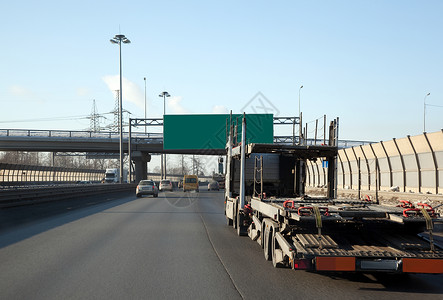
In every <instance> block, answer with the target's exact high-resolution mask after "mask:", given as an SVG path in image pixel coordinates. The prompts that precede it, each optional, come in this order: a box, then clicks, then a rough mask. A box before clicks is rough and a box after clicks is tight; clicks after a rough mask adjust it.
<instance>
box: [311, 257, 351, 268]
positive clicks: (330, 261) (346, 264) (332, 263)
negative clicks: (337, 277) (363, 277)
mask: <svg viewBox="0 0 443 300" xmlns="http://www.w3.org/2000/svg"><path fill="white" fill-rule="evenodd" d="M315 261H316V269H317V271H355V257H322V256H320V257H317V258H316V259H315Z"/></svg>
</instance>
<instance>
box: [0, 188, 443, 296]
mask: <svg viewBox="0 0 443 300" xmlns="http://www.w3.org/2000/svg"><path fill="white" fill-rule="evenodd" d="M36 207H37V206H36ZM36 207H34V209H35V208H36ZM20 209H22V210H28V211H29V210H30V209H31V210H32V208H20ZM18 211H19V210H15V213H17V212H18ZM10 212H13V211H12V210H10ZM2 213H4V211H3V212H2ZM225 224H226V221H225V217H224V215H223V194H222V192H215V191H214V192H207V191H201V192H200V193H183V192H180V191H177V192H172V193H171V192H166V193H160V195H159V197H158V198H151V197H143V198H136V197H135V195H129V196H125V197H115V199H109V201H106V202H99V203H96V204H94V205H89V206H81V207H79V208H77V209H75V210H74V209H69V210H64V211H63V210H59V212H58V214H56V215H45V216H44V217H43V218H41V219H39V218H38V217H36V216H35V218H34V220H32V221H29V220H28V221H27V222H23V223H21V224H20V225H18V226H14V225H12V224H10V223H9V224H8V226H3V228H2V230H1V231H0V290H1V291H2V292H1V293H2V298H4V299H30V298H32V299H60V298H70V299H85V298H86V299H90V298H94V299H105V298H106V299H121V298H126V299H141V298H142V299H154V298H155V299H159V298H161V299H170V298H179V299H189V298H196V299H227V298H229V299H240V298H245V299H265V298H268V299H269V298H271V297H272V298H279V299H281V298H290V299H297V298H300V299H314V298H315V299H331V298H332V299H337V298H342V299H355V298H362V299H365V298H366V299H373V298H380V299H405V298H406V299H412V298H417V297H420V298H429V299H431V298H432V299H436V297H437V298H438V297H441V298H443V276H441V275H437V276H430V275H409V276H389V275H384V276H380V275H377V276H373V275H363V274H344V275H343V274H332V275H331V274H329V275H325V274H316V273H309V272H305V271H293V270H290V269H275V268H273V267H272V264H271V262H268V261H265V259H264V256H263V252H262V249H261V248H260V246H259V245H258V244H257V243H255V242H253V241H251V240H250V239H249V238H247V237H238V236H237V235H236V234H235V233H234V230H233V229H232V228H231V227H228V226H226V225H225Z"/></svg>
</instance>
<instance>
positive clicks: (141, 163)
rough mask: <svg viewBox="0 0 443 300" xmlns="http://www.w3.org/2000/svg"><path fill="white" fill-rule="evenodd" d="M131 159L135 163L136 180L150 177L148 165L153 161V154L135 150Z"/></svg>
mask: <svg viewBox="0 0 443 300" xmlns="http://www.w3.org/2000/svg"><path fill="white" fill-rule="evenodd" d="M131 159H132V161H133V162H134V164H135V182H136V183H138V182H139V181H140V180H143V179H147V177H148V165H147V163H148V162H150V161H151V155H150V154H149V153H147V152H142V151H134V152H132V153H131Z"/></svg>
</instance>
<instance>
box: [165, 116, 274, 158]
mask: <svg viewBox="0 0 443 300" xmlns="http://www.w3.org/2000/svg"><path fill="white" fill-rule="evenodd" d="M242 118H243V115H242V114H233V115H232V119H231V115H229V114H220V115H218V114H210V115H209V114H208V115H165V116H164V124H163V132H164V143H163V148H164V149H166V150H175V149H193V150H205V149H224V148H225V147H226V134H227V129H226V126H227V125H228V126H229V122H230V121H231V124H233V125H234V126H235V125H238V126H237V128H238V141H239V142H240V139H241V122H242ZM273 121H274V118H273V115H272V114H247V115H246V140H247V142H248V143H266V144H272V143H273V139H274V127H273ZM228 128H229V127H228Z"/></svg>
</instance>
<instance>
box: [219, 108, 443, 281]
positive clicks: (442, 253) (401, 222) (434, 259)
mask: <svg viewBox="0 0 443 300" xmlns="http://www.w3.org/2000/svg"><path fill="white" fill-rule="evenodd" d="M245 119H246V118H245V117H243V121H242V130H241V135H242V138H241V143H239V144H237V145H234V144H233V142H232V141H233V138H232V136H233V127H232V126H231V129H230V130H229V134H228V141H227V168H226V169H227V172H226V189H225V216H226V219H227V224H228V225H230V226H233V227H234V228H235V229H236V231H237V234H238V235H247V236H249V237H250V238H251V239H252V240H253V241H257V243H258V244H259V245H260V246H261V248H262V249H263V253H264V257H265V259H267V260H271V261H272V264H273V265H274V267H290V268H292V269H299V270H300V269H303V270H312V271H321V272H323V271H324V272H328V271H340V272H342V271H343V272H346V271H350V272H392V273H432V274H441V273H443V249H441V248H440V247H441V246H438V245H437V244H434V242H433V235H432V233H433V226H434V224H436V223H441V222H443V219H442V218H441V217H440V216H439V214H437V213H436V212H435V210H434V208H432V207H431V206H429V205H428V204H425V203H415V204H413V203H411V202H408V201H401V202H399V205H398V206H387V205H381V204H379V203H378V201H377V199H370V198H369V197H366V198H365V199H337V196H336V190H337V188H336V176H337V175H336V163H337V151H338V147H337V141H338V138H337V137H338V119H337V120H334V121H332V122H331V125H330V128H329V142H328V143H327V145H318V146H317V145H310V146H309V145H302V144H300V143H299V144H297V145H283V144H246V143H245V141H246V136H245V135H246V125H247V124H246V121H245ZM301 140H302V139H301ZM318 159H321V160H324V161H326V162H327V164H326V163H325V164H324V165H325V166H327V194H326V196H310V195H307V194H306V193H305V179H306V161H307V160H318ZM424 231H427V232H429V234H428V238H427V239H424V238H422V237H421V235H419V234H420V233H422V232H424Z"/></svg>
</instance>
